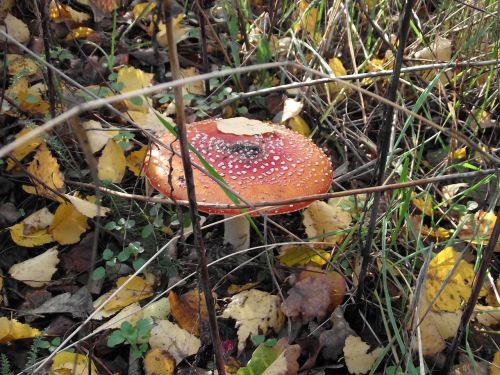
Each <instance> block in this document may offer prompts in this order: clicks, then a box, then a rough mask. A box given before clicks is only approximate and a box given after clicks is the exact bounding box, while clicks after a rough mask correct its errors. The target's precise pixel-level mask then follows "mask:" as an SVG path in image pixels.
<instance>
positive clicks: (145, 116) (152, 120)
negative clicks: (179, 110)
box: [128, 108, 174, 134]
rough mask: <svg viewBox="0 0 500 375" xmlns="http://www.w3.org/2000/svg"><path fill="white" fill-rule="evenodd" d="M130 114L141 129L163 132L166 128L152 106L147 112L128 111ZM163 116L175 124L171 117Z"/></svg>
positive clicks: (156, 132)
mask: <svg viewBox="0 0 500 375" xmlns="http://www.w3.org/2000/svg"><path fill="white" fill-rule="evenodd" d="M128 115H129V116H130V118H131V119H132V121H134V122H135V123H136V124H137V125H138V126H139V127H140V128H141V129H144V130H149V131H152V132H153V133H155V134H163V133H164V132H165V130H166V128H165V126H163V124H162V123H161V121H160V120H159V119H158V117H157V116H156V114H155V111H154V110H153V109H152V108H149V110H148V111H147V112H141V111H128ZM162 117H163V118H164V119H165V120H166V121H168V122H169V123H170V124H174V121H173V120H172V119H171V118H170V117H166V116H162Z"/></svg>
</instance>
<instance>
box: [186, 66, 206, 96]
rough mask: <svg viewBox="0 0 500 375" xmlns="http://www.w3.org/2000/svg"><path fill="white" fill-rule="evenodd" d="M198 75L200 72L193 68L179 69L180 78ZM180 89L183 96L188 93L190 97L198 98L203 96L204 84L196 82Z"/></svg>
mask: <svg viewBox="0 0 500 375" xmlns="http://www.w3.org/2000/svg"><path fill="white" fill-rule="evenodd" d="M199 74H200V72H199V71H198V69H196V68H195V67H191V68H186V69H181V76H182V78H189V77H194V76H197V75H199ZM182 88H183V93H184V94H186V93H189V94H192V95H199V96H203V95H205V84H204V82H203V81H196V82H193V83H190V84H188V85H186V86H183V87H182Z"/></svg>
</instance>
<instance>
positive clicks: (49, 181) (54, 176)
mask: <svg viewBox="0 0 500 375" xmlns="http://www.w3.org/2000/svg"><path fill="white" fill-rule="evenodd" d="M27 171H28V172H29V173H30V174H31V175H33V176H34V177H35V178H36V180H35V179H32V182H33V184H34V185H35V186H23V189H24V191H26V192H27V193H30V194H35V195H41V196H44V197H47V198H50V199H56V197H57V195H56V194H55V193H54V192H53V190H55V191H60V190H62V189H63V187H64V177H63V174H62V173H61V171H60V170H59V163H58V162H57V159H56V158H54V157H53V156H52V153H51V152H50V150H49V149H48V148H47V146H46V145H45V144H41V145H40V147H39V148H38V151H37V152H36V154H35V157H34V158H33V161H32V162H31V163H30V164H29V165H28V168H27ZM38 181H40V182H43V183H44V185H42V184H41V183H39V182H38ZM49 188H50V189H49Z"/></svg>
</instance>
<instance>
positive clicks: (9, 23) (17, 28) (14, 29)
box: [3, 13, 30, 44]
mask: <svg viewBox="0 0 500 375" xmlns="http://www.w3.org/2000/svg"><path fill="white" fill-rule="evenodd" d="M3 24H4V25H5V29H6V31H7V34H9V35H10V36H11V37H12V38H14V39H15V40H17V41H18V42H19V43H21V44H27V43H28V42H29V41H30V31H29V29H28V26H27V25H26V24H25V23H24V22H23V21H21V20H20V19H19V18H16V17H14V16H13V15H12V14H10V13H9V14H7V17H5V18H4V20H3Z"/></svg>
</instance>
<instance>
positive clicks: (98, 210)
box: [64, 194, 110, 218]
mask: <svg viewBox="0 0 500 375" xmlns="http://www.w3.org/2000/svg"><path fill="white" fill-rule="evenodd" d="M64 196H65V197H66V199H67V200H69V201H70V202H71V204H72V205H73V206H74V207H75V208H76V209H77V210H78V212H80V213H81V214H82V215H85V216H87V217H90V218H93V217H96V216H97V215H99V216H106V215H107V214H108V213H109V211H110V209H109V208H107V207H102V206H100V207H99V206H98V205H97V204H95V203H94V201H95V196H93V195H92V196H88V197H87V198H86V199H82V198H80V197H78V196H77V195H69V194H64Z"/></svg>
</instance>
